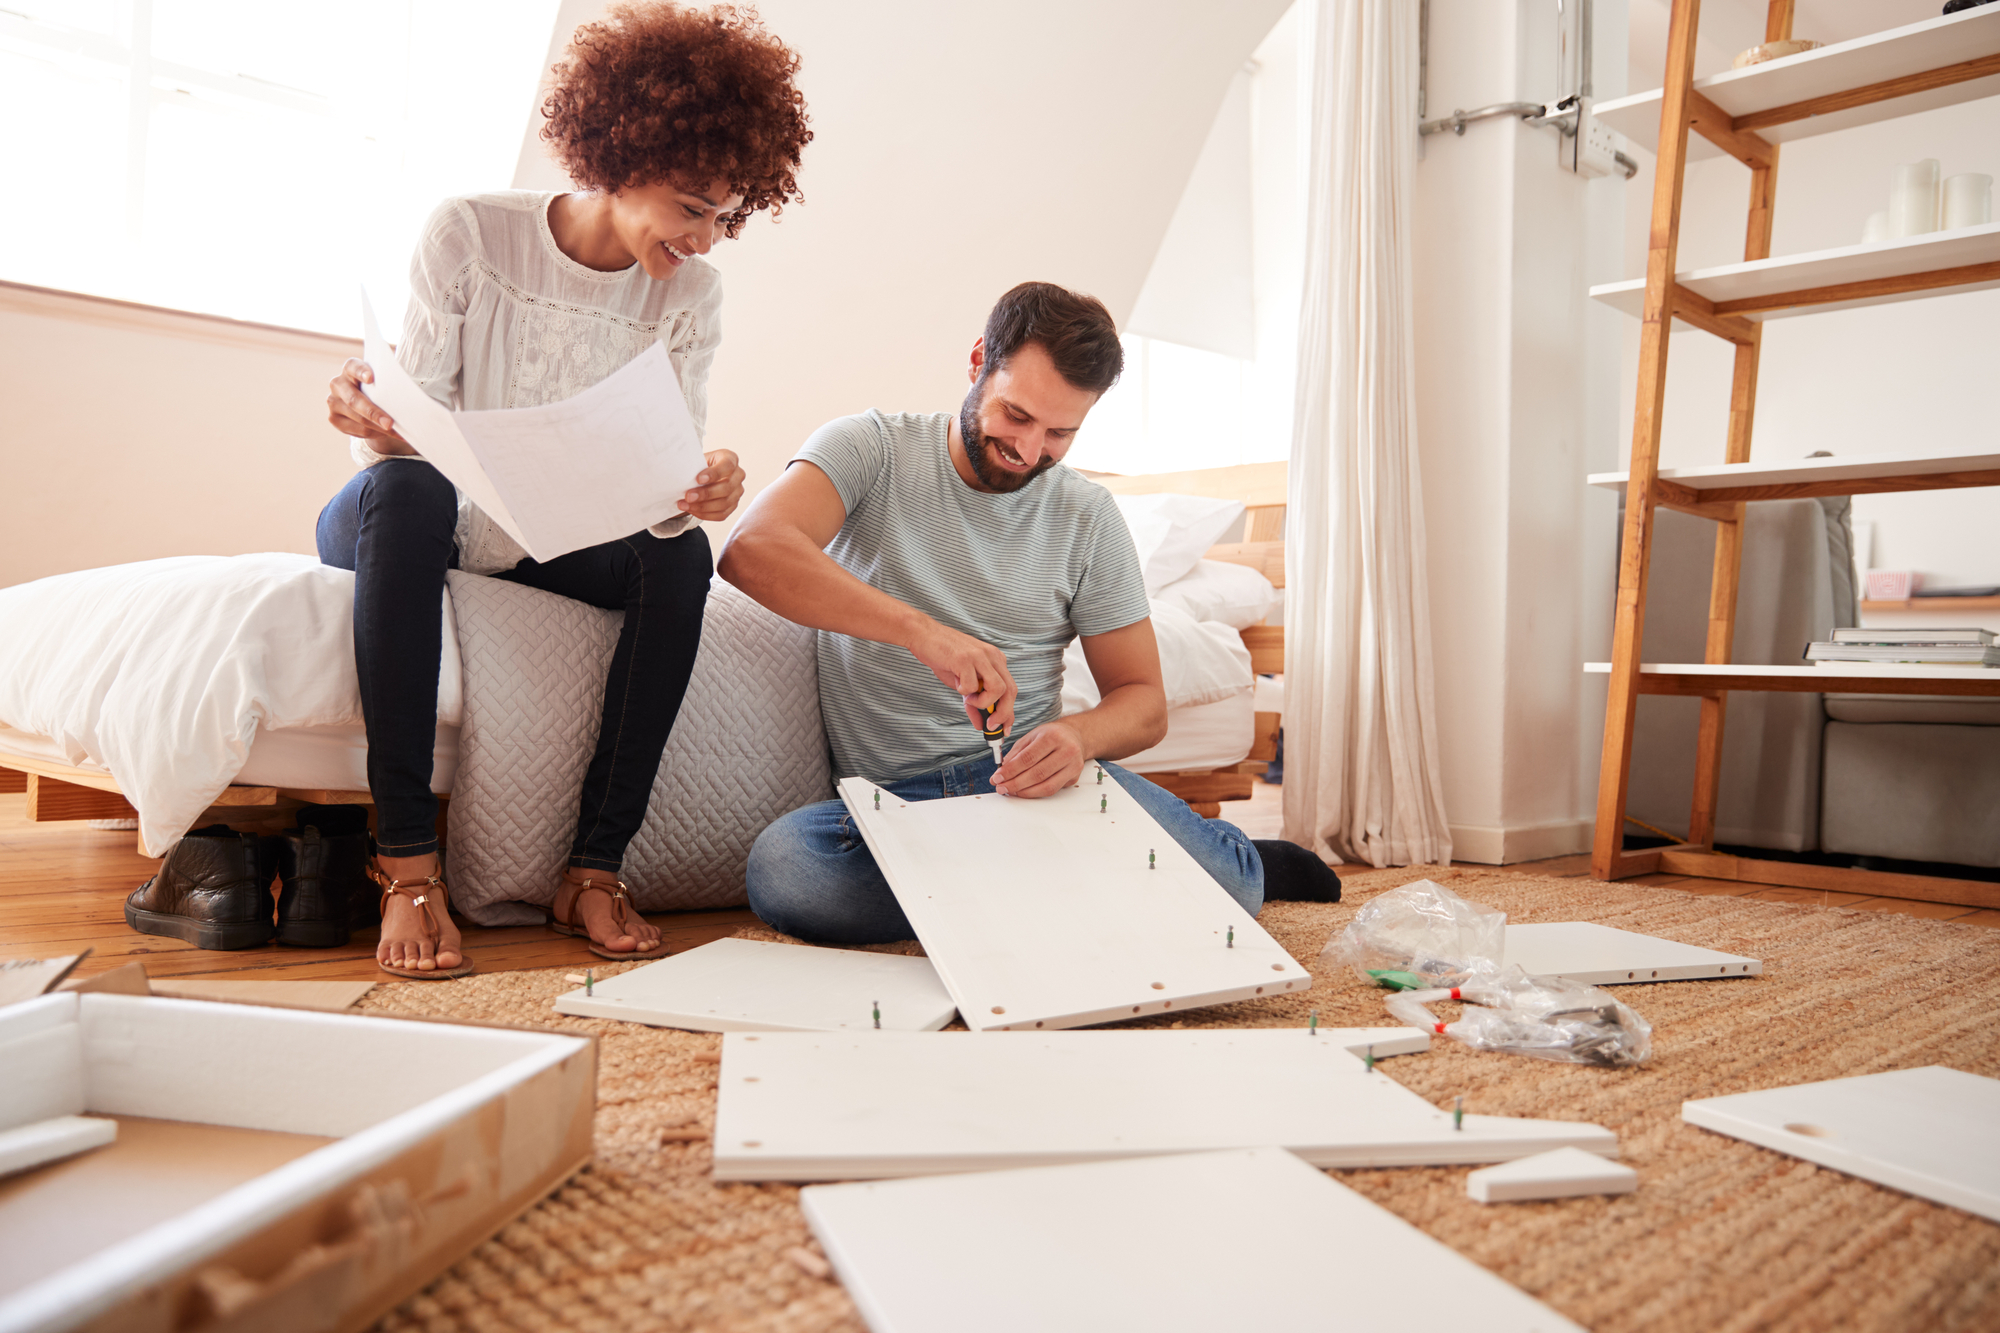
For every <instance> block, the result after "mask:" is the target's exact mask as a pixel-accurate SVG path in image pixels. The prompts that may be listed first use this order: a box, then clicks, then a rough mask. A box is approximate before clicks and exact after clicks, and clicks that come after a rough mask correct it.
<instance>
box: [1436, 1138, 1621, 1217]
mask: <svg viewBox="0 0 2000 1333" xmlns="http://www.w3.org/2000/svg"><path fill="white" fill-rule="evenodd" d="M1638 1188H1639V1173H1638V1172H1637V1171H1634V1170H1633V1169H1632V1168H1631V1167H1629V1166H1620V1165H1619V1164H1618V1163H1616V1162H1607V1161H1606V1160H1604V1158H1602V1157H1599V1156H1598V1155H1597V1154H1596V1153H1590V1152H1585V1151H1584V1150H1583V1149H1581V1148H1557V1149H1556V1150H1555V1151H1553V1152H1542V1153H1536V1154H1535V1155H1534V1156H1533V1157H1523V1158H1520V1159H1519V1160H1517V1161H1512V1162H1502V1163H1501V1164H1500V1165H1498V1166H1488V1167H1482V1168H1480V1169H1479V1170H1477V1171H1473V1172H1471V1173H1469V1174H1468V1175H1467V1176H1466V1177H1465V1192H1466V1193H1467V1194H1469V1195H1471V1196H1472V1198H1473V1199H1474V1200H1475V1201H1477V1202H1479V1203H1518V1202H1520V1201H1521V1200H1523V1199H1568V1198H1572V1197H1574V1196H1576V1195H1579V1194H1630V1193H1631V1192H1632V1191H1633V1190H1636V1189H1638Z"/></svg>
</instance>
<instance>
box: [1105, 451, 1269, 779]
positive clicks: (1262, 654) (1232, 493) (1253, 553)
mask: <svg viewBox="0 0 2000 1333" xmlns="http://www.w3.org/2000/svg"><path fill="white" fill-rule="evenodd" d="M1286 476H1287V473H1286V464H1284V463H1243V464H1239V465H1238V466H1236V467H1211V468H1202V469H1200V470H1198V471H1194V472H1161V473H1156V474H1154V475H1152V476H1145V477H1125V476H1117V475H1114V474H1110V473H1092V474H1091V480H1093V481H1095V482H1096V483H1097V484H1098V485H1100V486H1102V487H1104V488H1105V489H1106V490H1108V491H1110V492H1111V493H1112V494H1114V495H1168V494H1171V495H1200V496H1206V497H1208V498H1210V499H1216V500H1241V501H1242V502H1243V505H1244V508H1245V510H1246V514H1245V517H1244V520H1243V540H1242V541H1240V542H1227V543H1224V544H1223V545H1220V546H1212V547H1210V548H1209V550H1208V558H1209V559H1210V560H1224V561H1227V562H1228V563H1230V564H1232V565H1248V566H1249V567H1250V568H1252V569H1254V570H1256V571H1258V572H1259V573H1261V574H1262V575H1263V576H1264V577H1265V578H1267V579H1269V580H1271V586H1272V587H1274V588H1283V587H1284V586H1285V541H1284V537H1285V485H1286ZM1242 633H1243V646H1244V647H1245V648H1248V649H1249V650H1250V670H1251V671H1252V672H1253V673H1255V674H1256V675H1260V676H1262V675H1267V674H1274V673H1277V672H1282V671H1283V670H1284V669H1285V627H1284V626H1283V625H1252V626H1251V627H1250V628H1249V629H1246V630H1244V631H1243V632H1242ZM1256 717H1257V726H1256V735H1255V738H1254V740H1253V742H1252V744H1251V746H1250V757H1249V758H1248V759H1246V760H1244V761H1243V762H1242V763H1240V764H1231V765H1229V766H1228V767H1226V768H1212V769H1190V770H1185V771H1182V772H1176V773H1145V774H1141V776H1142V777H1145V778H1148V779H1150V780H1152V781H1153V782H1155V783H1158V784H1159V785H1160V786H1162V787H1165V788H1166V789H1167V790H1168V791H1170V792H1172V793H1173V794H1174V795H1176V796H1178V797H1180V798H1181V799H1182V800H1183V801H1186V802H1187V803H1188V804H1189V805H1190V806H1192V807H1194V810H1195V813H1197V814H1200V815H1204V816H1206V817H1207V818H1209V819H1214V818H1216V817H1218V816H1219V815H1221V813H1222V802H1224V801H1247V800H1249V799H1250V795H1251V789H1252V783H1253V782H1254V780H1255V779H1256V778H1259V777H1262V776H1263V773H1264V766H1265V765H1266V764H1268V763H1269V762H1270V761H1271V760H1273V759H1276V758H1277V757H1278V725H1279V722H1280V720H1281V717H1280V715H1279V714H1277V713H1258V714H1257V715H1256Z"/></svg>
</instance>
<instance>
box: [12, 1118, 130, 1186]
mask: <svg viewBox="0 0 2000 1333" xmlns="http://www.w3.org/2000/svg"><path fill="white" fill-rule="evenodd" d="M117 1138H118V1122H117V1121H116V1120H103V1119H99V1118H98V1117H95V1116H84V1115H64V1116H57V1117H56V1118H55V1119H53V1120H38V1121H36V1122H35V1123H34V1124H32V1125H22V1126H21V1127H20V1128H18V1129H10V1130H7V1131H5V1132H4V1133H0V1176H4V1175H8V1174H10V1173H11V1172H15V1171H25V1170H27V1169H28V1168H29V1167H31V1166H40V1165H41V1164H42V1163H44V1162H53V1161H56V1160H58V1159H60V1158H64V1157H74V1156H76V1155H77V1154H78V1153H80V1152H86V1151H88V1150H89V1149H92V1148H101V1147H103V1146H104V1145H105V1144H107V1143H112V1142H115V1141H116V1140H117Z"/></svg>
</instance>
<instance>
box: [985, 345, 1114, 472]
mask: <svg viewBox="0 0 2000 1333" xmlns="http://www.w3.org/2000/svg"><path fill="white" fill-rule="evenodd" d="M971 374H972V391H971V392H970V393H968V394H966V396H965V405H964V406H963V407H961V408H960V409H959V413H958V430H959V434H960V436H961V437H962V438H963V439H964V441H965V457H966V461H967V462H969V463H971V464H972V471H973V473H974V475H976V476H977V477H978V478H979V481H980V483H981V485H980V489H982V490H988V491H1001V492H1005V491H1018V490H1020V489H1021V488H1022V487H1023V486H1026V485H1027V484H1028V483H1029V482H1031V481H1033V480H1034V479H1035V478H1036V477H1039V476H1040V475H1041V474H1042V473H1044V472H1046V471H1048V470H1049V469H1050V468H1052V467H1054V466H1055V465H1056V464H1057V463H1060V462H1061V461H1062V458H1063V455H1064V454H1067V453H1068V452H1069V449H1070V445H1071V444H1072V443H1073V442H1074V441H1075V439H1076V432H1077V430H1078V429H1079V428H1080V427H1081V426H1082V425H1083V418H1084V416H1085V415H1086V414H1087V413H1088V412H1089V411H1090V409H1091V406H1092V405H1093V404H1094V403H1096V402H1097V395H1096V394H1095V393H1093V392H1091V391H1090V390H1089V389H1079V388H1077V387H1076V386H1075V385H1073V384H1071V383H1070V382H1069V381H1068V380H1066V379H1064V378H1063V377H1062V375H1061V373H1060V372H1058V371H1057V370H1056V365H1055V362H1054V361H1052V360H1050V359H1049V354H1048V353H1047V352H1046V351H1044V350H1043V349H1042V347H1041V345H1040V344H1039V343H1029V344H1027V345H1026V346H1024V347H1022V348H1020V349H1019V350H1018V351H1016V352H1015V353H1014V355H1013V356H1012V357H1011V358H1009V359H1008V361H1007V364H1006V365H1004V366H1002V367H1001V368H1000V369H998V370H994V371H990V372H989V371H988V370H987V369H986V365H985V353H984V349H983V348H982V347H979V346H975V347H974V348H973V349H972V367H971Z"/></svg>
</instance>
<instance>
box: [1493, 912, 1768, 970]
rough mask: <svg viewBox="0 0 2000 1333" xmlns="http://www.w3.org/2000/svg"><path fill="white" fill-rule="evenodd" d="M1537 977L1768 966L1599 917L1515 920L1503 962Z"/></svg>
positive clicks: (1511, 926) (1761, 967)
mask: <svg viewBox="0 0 2000 1333" xmlns="http://www.w3.org/2000/svg"><path fill="white" fill-rule="evenodd" d="M1503 961H1505V962H1509V963H1518V964H1520V966H1521V969H1522V970H1523V971H1525V972H1527V973H1529V974H1530V975H1533V976H1538V977H1568V978H1569V979H1570V980H1571V981H1581V982H1583V983H1585V984H1586V985H1591V986H1629V985H1640V984H1645V983H1649V982H1654V981H1707V980H1711V979H1713V978H1716V977H1755V976H1762V975H1763V973H1764V964H1763V963H1762V962H1760V961H1758V960H1757V959H1755V958H1744V957H1740V956H1739V955H1737V954H1733V953H1722V952H1720V951H1719V950H1716V949H1704V948H1701V947H1700V946H1699V945H1694V944H1682V943H1681V942H1680V941H1678V940H1664V939H1661V938H1660V937H1659V936H1657V935H1640V934H1637V933H1635V932H1633V931H1629V930H1619V929H1616V928H1615V927H1612V926H1600V925H1598V924H1597V923H1596V922H1594V921H1549V922H1544V923H1541V924H1534V923H1522V924H1510V925H1508V927H1507V944H1506V955H1505V958H1504V960H1503Z"/></svg>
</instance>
